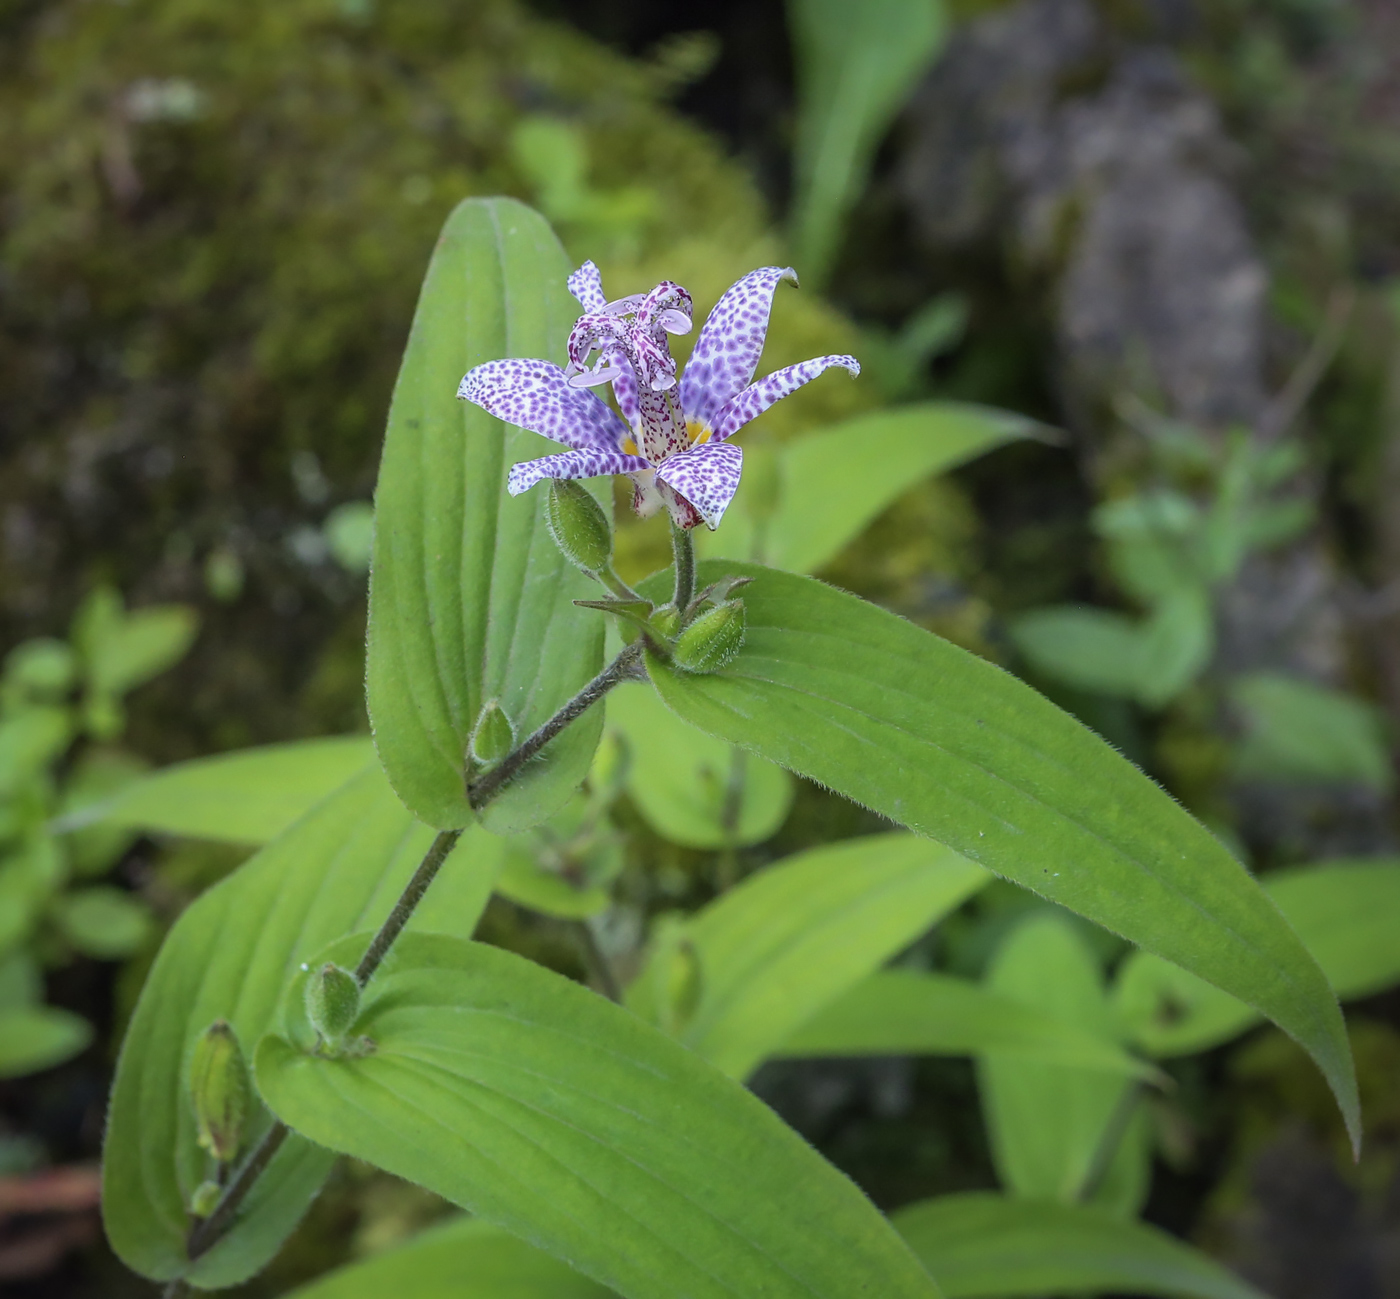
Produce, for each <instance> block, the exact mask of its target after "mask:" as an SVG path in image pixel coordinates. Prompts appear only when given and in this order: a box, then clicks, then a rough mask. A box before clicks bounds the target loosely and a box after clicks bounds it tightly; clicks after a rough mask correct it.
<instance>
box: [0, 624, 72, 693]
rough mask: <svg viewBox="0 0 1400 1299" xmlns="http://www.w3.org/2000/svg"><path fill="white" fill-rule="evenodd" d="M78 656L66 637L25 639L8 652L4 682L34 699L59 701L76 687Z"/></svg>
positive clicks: (7, 690) (7, 689)
mask: <svg viewBox="0 0 1400 1299" xmlns="http://www.w3.org/2000/svg"><path fill="white" fill-rule="evenodd" d="M77 676H78V660H77V656H76V655H75V654H74V653H73V651H72V649H71V648H70V647H69V645H68V644H67V642H66V641H61V640H54V639H53V638H51V637H40V638H39V639H36V640H27V641H23V642H22V643H21V644H19V645H16V646H15V647H14V649H12V650H11V651H10V652H9V653H8V654H7V655H5V679H4V685H5V687H6V692H7V693H8V692H9V690H10V689H11V688H13V689H15V690H17V691H18V692H19V693H20V694H21V695H24V696H27V697H29V698H32V699H38V700H44V701H46V702H56V701H57V700H60V699H62V698H63V696H64V695H65V694H67V692H68V691H69V690H71V689H72V688H73V683H74V682H75V681H76V680H77Z"/></svg>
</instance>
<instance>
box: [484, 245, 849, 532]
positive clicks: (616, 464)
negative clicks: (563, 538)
mask: <svg viewBox="0 0 1400 1299" xmlns="http://www.w3.org/2000/svg"><path fill="white" fill-rule="evenodd" d="M781 280H791V281H792V282H793V283H794V284H795V283H797V276H796V274H795V273H794V272H793V270H792V269H791V268H790V267H788V268H784V267H780V266H764V267H762V268H760V269H759V270H756V271H750V272H749V273H748V274H747V275H745V276H744V278H743V279H741V280H739V281H738V283H736V284H734V285H733V286H731V287H730V289H729V290H728V291H727V292H726V293H725V295H724V296H723V297H722V298H720V300H719V302H718V303H717V304H716V306H715V309H714V310H713V311H712V312H711V313H710V318H709V319H708V320H707V321H706V322H705V325H704V328H702V329H701V331H700V335H699V337H698V338H697V339H696V340H695V348H694V350H693V351H692V352H691V355H690V360H689V361H688V362H687V364H686V367H685V372H684V373H683V374H681V375H680V377H679V378H677V375H676V363H675V361H674V360H672V359H671V349H670V343H669V338H668V335H670V334H685V333H689V331H690V327H691V302H690V294H688V293H687V292H686V291H685V290H684V289H683V288H681V286H680V285H679V284H672V283H671V282H670V281H669V280H668V281H663V282H662V283H661V284H658V285H657V286H656V288H654V289H653V290H652V291H651V292H650V293H646V294H640V293H639V294H633V295H632V296H630V297H626V298H618V299H617V300H615V301H613V302H609V301H608V300H607V298H606V297H605V296H604V294H603V284H602V278H601V276H600V275H599V273H598V268H597V267H596V266H595V265H594V264H593V263H592V262H584V264H583V265H582V266H581V267H579V269H578V270H576V271H575V272H574V273H573V274H572V275H571V276H569V292H570V293H572V294H573V295H574V297H575V298H577V299H578V302H579V305H580V306H581V307H582V308H583V311H584V314H583V315H582V316H580V317H579V319H578V323H577V324H575V325H574V328H573V330H572V332H571V333H570V335H569V346H568V353H569V365H568V368H567V369H564V370H561V369H560V368H559V367H558V366H556V365H551V364H550V363H549V362H548V361H530V360H509V361H488V362H487V363H486V364H485V365H479V366H477V367H476V369H474V370H472V371H471V372H470V373H469V374H468V375H467V376H466V377H465V378H464V379H463V380H462V384H461V387H459V388H458V389H457V396H458V397H461V398H464V399H465V400H467V401H470V402H475V403H476V404H477V405H478V406H481V407H482V408H483V409H485V410H488V411H490V412H491V414H493V415H495V416H496V417H497V418H498V419H503V420H505V421H506V422H507V423H510V424H518V425H519V426H520V427H521V428H526V429H529V430H531V431H532V432H535V433H541V434H543V435H544V436H545V437H547V438H550V439H552V440H553V441H555V442H561V443H563V444H564V445H565V446H567V447H570V448H572V449H571V450H569V451H567V452H565V453H563V454H562V455H552V456H545V457H544V458H543V459H541V460H527V461H525V462H524V463H522V464H518V465H515V466H514V467H513V468H512V469H511V471H510V476H509V478H508V479H507V482H506V486H507V487H508V489H509V491H510V494H511V495H512V496H518V495H519V494H520V493H521V492H523V491H525V490H526V489H527V488H529V487H533V486H534V485H535V484H536V483H537V482H539V481H540V480H541V479H544V478H591V477H594V476H595V475H598V474H627V475H629V476H630V477H631V479H632V482H633V484H634V485H635V491H634V493H633V505H634V506H635V508H636V510H637V513H638V514H640V515H643V516H644V517H645V516H646V515H649V514H654V513H655V512H656V511H657V510H659V509H660V508H661V506H663V505H665V506H666V508H667V509H668V510H669V511H670V513H671V517H672V518H673V519H674V520H675V521H676V523H677V524H679V525H680V526H681V527H683V528H693V527H695V526H696V525H697V524H699V523H701V522H703V523H705V524H707V525H708V526H709V527H711V528H716V527H718V526H719V521H720V519H721V518H722V517H723V515H724V511H725V509H726V507H727V506H728V505H729V502H730V500H732V499H733V496H734V492H735V490H736V489H737V488H738V486H739V471H740V468H741V467H742V464H743V452H742V451H740V449H739V448H738V447H737V446H733V445H731V444H730V442H729V439H730V438H731V437H733V436H734V434H735V433H737V432H738V431H739V430H740V429H741V428H743V427H744V425H745V424H747V423H748V422H749V421H750V420H751V419H753V418H755V417H756V416H758V415H761V414H762V413H763V412H764V411H765V410H767V409H768V407H770V406H771V405H772V404H773V403H774V402H775V401H777V400H778V399H779V398H781V397H786V396H787V395H788V393H790V392H793V391H795V390H796V389H798V388H800V387H801V386H802V385H803V384H804V383H807V382H808V381H809V380H811V379H815V378H816V377H817V375H819V374H821V372H822V371H823V370H826V369H829V368H830V367H831V366H833V365H840V366H844V367H845V368H846V369H847V370H849V371H850V372H851V374H853V375H856V374H859V373H860V365H859V363H858V362H857V361H856V359H855V357H853V356H822V357H817V358H816V359H815V360H811V361H803V362H802V363H801V364H800V365H790V366H788V367H787V368H786V369H782V370H778V371H776V372H774V373H773V374H770V375H768V376H767V378H764V379H760V380H759V381H758V382H757V383H754V382H752V380H753V374H754V370H755V368H756V367H757V365H758V358H759V354H760V353H761V352H762V351H763V341H764V339H765V337H766V336H767V333H768V315H769V311H770V309H771V307H772V303H773V294H774V291H775V290H776V289H777V287H778V283H779V281H781ZM595 353H596V354H597V355H596V359H595V356H594V354H595ZM608 383H610V384H611V385H612V389H613V396H614V397H615V398H616V400H617V410H618V411H620V412H621V416H619V415H618V413H617V412H616V411H614V410H613V409H612V407H610V406H609V405H607V403H606V402H604V401H603V400H602V399H601V398H600V397H599V396H598V395H597V394H596V393H594V392H592V391H591V389H592V388H595V387H598V386H601V385H603V384H608Z"/></svg>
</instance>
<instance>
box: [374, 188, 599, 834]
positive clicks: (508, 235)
mask: <svg viewBox="0 0 1400 1299" xmlns="http://www.w3.org/2000/svg"><path fill="white" fill-rule="evenodd" d="M569 270H570V267H569V263H568V260H567V259H566V257H565V255H564V250H563V249H562V248H561V247H560V246H559V241H558V240H557V239H556V238H555V236H554V233H553V231H551V230H550V228H549V226H548V224H547V223H546V222H545V221H544V219H543V218H542V217H540V216H539V215H538V214H537V213H535V212H532V211H531V210H530V209H529V208H527V207H525V206H524V205H522V204H520V203H517V202H514V201H513V200H510V199H468V200H466V201H465V202H463V203H461V204H460V205H459V206H458V207H457V208H456V209H455V210H454V211H453V213H452V215H451V216H449V217H448V219H447V223H446V225H445V226H444V227H443V231H442V234H441V236H440V237H439V239H438V243H437V248H436V250H435V251H434V253H433V259H432V262H431V263H430V265H429V267H428V272H427V276H426V278H425V279H424V282H423V290H422V295H421V297H420V298H419V301H418V309H417V313H416V314H415V316H414V321H413V329H412V332H411V333H410V335H409V340H408V347H407V350H406V351H405V353H404V359H403V367H402V369H401V370H400V372H399V379H398V383H397V385H396V386H395V389H394V399H393V404H392V406H391V408H390V411H389V429H388V432H387V434H386V436H385V442H384V457H383V460H382V462H381V465H380V471H379V485H378V487H377V489H376V493H375V511H376V515H375V519H376V523H375V538H374V546H375V552H374V568H373V573H372V576H371V582H370V614H369V662H368V669H367V682H368V692H369V709H370V716H371V718H372V719H373V723H374V731H375V736H376V740H377V743H378V746H379V756H380V759H381V761H382V762H383V763H384V766H385V769H386V770H387V771H388V773H389V779H390V781H391V782H392V783H393V785H394V788H395V789H396V790H397V791H398V793H399V796H400V797H401V798H402V799H403V800H404V802H405V803H406V804H407V805H408V806H409V807H410V808H411V809H412V810H413V811H414V813H415V814H416V815H417V816H419V817H421V818H422V819H423V820H425V821H427V822H428V823H429V824H430V825H435V826H439V827H446V826H461V825H467V824H468V823H469V822H470V821H471V820H472V810H471V808H470V807H469V806H468V803H467V798H466V789H465V782H464V777H463V762H464V755H465V753H466V748H467V743H468V741H469V739H470V737H471V732H472V728H473V727H474V726H475V725H476V720H477V716H478V714H479V713H480V711H481V707H482V705H483V703H484V702H485V701H486V700H487V699H497V700H499V701H500V703H501V706H502V707H503V708H504V709H505V711H506V713H507V715H508V716H509V717H510V720H511V722H512V724H513V725H514V727H515V732H516V734H517V735H528V734H529V733H530V732H531V731H533V730H534V729H535V728H536V727H538V726H539V725H540V724H541V723H542V722H544V721H545V720H546V719H547V718H549V717H550V715H551V714H553V713H554V712H555V711H556V710H557V709H558V708H559V707H560V706H561V705H563V704H564V703H565V702H566V701H567V700H568V699H569V698H571V697H572V696H573V695H574V694H576V693H577V692H578V690H579V689H580V688H581V687H582V686H583V685H584V684H586V683H587V682H588V680H589V679H590V678H591V677H593V676H594V675H595V674H596V673H597V671H598V669H599V668H600V666H601V664H602V653H603V619H601V618H599V617H598V616H597V614H596V613H594V612H593V611H592V610H588V609H579V608H576V607H575V606H574V605H573V604H572V603H571V601H572V599H573V598H575V597H578V598H585V599H586V598H588V597H589V596H590V595H592V594H593V588H592V587H591V584H590V583H589V581H588V579H587V578H586V577H584V576H583V574H581V573H580V572H579V571H578V570H577V569H575V568H574V567H573V565H572V564H570V563H569V562H568V561H567V560H566V559H565V558H564V557H563V555H561V554H560V552H559V549H558V547H557V546H555V544H554V542H553V540H551V538H550V536H549V533H548V531H547V530H546V528H545V526H544V519H543V514H542V510H543V502H544V499H545V498H544V494H543V493H542V492H530V493H527V494H526V495H524V496H521V497H518V498H512V497H510V496H508V495H507V494H506V490H505V479H506V473H507V471H508V470H509V468H510V466H511V465H512V464H513V463H514V462H516V461H518V460H527V459H530V458H532V457H535V456H539V455H543V454H545V452H547V451H549V450H551V449H555V444H553V443H550V442H548V441H546V440H545V439H544V438H542V437H539V436H537V435H536V434H533V433H527V432H525V431H524V430H522V429H518V428H514V427H508V426H506V425H504V424H502V423H501V422H500V421H498V420H495V419H492V418H491V416H489V415H487V414H486V412H485V411H483V410H481V409H479V408H478V407H476V406H473V405H472V404H471V403H469V402H462V401H458V400H457V397H456V392H457V385H458V383H459V382H460V381H461V378H462V376H463V375H464V374H465V373H466V372H467V371H468V370H470V369H471V368H472V367H473V366H474V365H477V364H479V363H481V362H484V361H490V360H496V359H499V358H502V357H543V358H546V359H552V360H555V361H563V359H564V345H565V341H566V339H567V337H568V333H569V329H570V328H571V326H572V325H573V322H574V320H575V319H576V317H577V315H578V304H577V303H575V302H574V300H573V299H572V298H571V297H570V296H569V293H568V290H567V289H566V287H565V280H566V278H567V276H568V274H569ZM591 490H593V491H595V492H597V493H598V494H599V499H600V501H604V502H605V503H607V504H608V505H609V506H610V505H611V498H610V497H608V496H607V495H606V493H607V492H608V491H609V490H610V489H609V487H608V482H607V480H606V479H604V480H601V482H594V483H593V484H592V487H591ZM602 725H603V716H602V709H596V708H595V709H592V710H590V711H589V712H588V713H585V714H584V716H583V717H582V718H581V719H580V720H579V721H578V722H576V723H574V725H572V726H571V727H569V728H568V730H567V731H565V732H564V734H563V735H562V736H560V738H559V739H557V740H555V741H554V742H553V743H552V744H550V745H549V747H548V748H547V749H546V750H545V751H544V753H543V754H542V755H541V757H540V758H538V759H536V760H535V761H534V762H532V763H530V764H529V766H527V767H526V768H525V770H524V771H523V772H522V773H521V775H520V776H519V777H518V778H517V779H516V780H514V781H512V782H511V783H510V785H509V786H508V787H507V788H506V790H505V792H504V793H503V794H502V795H501V796H500V797H499V798H498V799H497V800H496V801H495V802H494V803H493V804H492V805H491V806H490V808H489V809H488V810H487V812H486V822H487V824H488V825H490V826H491V827H492V828H494V829H497V830H499V831H501V832H508V831H512V830H520V829H525V828H528V827H529V826H530V825H534V824H536V823H537V822H539V821H542V820H544V819H546V818H547V817H548V816H550V815H551V814H552V813H553V812H555V811H556V810H557V809H558V808H559V807H560V806H562V805H563V803H564V802H565V800H566V799H567V798H568V797H569V795H570V794H571V793H572V792H573V791H574V789H576V788H577V787H578V785H579V784H580V783H582V781H583V778H584V775H585V774H586V773H587V770H588V764H589V761H590V759H591V758H592V755H593V750H594V748H595V747H596V745H597V743H598V736H599V734H600V732H601V729H602Z"/></svg>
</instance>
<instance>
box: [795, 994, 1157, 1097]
mask: <svg viewBox="0 0 1400 1299" xmlns="http://www.w3.org/2000/svg"><path fill="white" fill-rule="evenodd" d="M777 1054H778V1055H782V1056H823V1055H831V1056H849V1055H998V1056H1005V1057H1007V1058H1008V1059H1014V1060H1038V1061H1041V1062H1044V1063H1051V1064H1059V1065H1069V1066H1071V1067H1073V1068H1078V1069H1093V1070H1098V1071H1101V1072H1103V1073H1109V1074H1119V1075H1127V1076H1129V1077H1135V1078H1141V1079H1144V1080H1148V1081H1150V1080H1152V1079H1154V1078H1156V1077H1158V1076H1159V1075H1158V1073H1157V1071H1156V1070H1155V1069H1153V1068H1152V1066H1151V1065H1149V1064H1147V1063H1146V1062H1145V1061H1142V1060H1139V1059H1137V1058H1136V1057H1134V1056H1132V1055H1130V1054H1129V1053H1128V1052H1127V1051H1124V1050H1123V1049H1122V1048H1121V1047H1118V1046H1116V1045H1115V1044H1114V1043H1112V1042H1110V1041H1107V1040H1105V1039H1104V1038H1103V1037H1101V1036H1098V1035H1095V1034H1093V1033H1088V1032H1086V1031H1084V1030H1083V1029H1082V1028H1079V1027H1078V1026H1077V1025H1074V1024H1071V1023H1069V1022H1068V1021H1067V1020H1064V1019H1060V1018H1058V1017H1056V1016H1053V1015H1047V1014H1045V1013H1044V1012H1042V1011H1038V1010H1031V1009H1029V1008H1028V1007H1026V1006H1023V1005H1021V1004H1020V1003H1019V1002H1016V1001H1013V1000H1011V999H1010V998H1008V997H1001V996H998V995H997V994H996V993H994V992H989V991H988V990H987V989H986V988H984V987H982V985H981V984H977V983H973V982H972V981H971V980H968V979H959V978H955V977H954V976H952V975H948V974H926V973H923V972H921V971H917V970H882V971H880V972H879V973H877V974H872V975H871V976H870V977H869V978H868V979H863V980H862V981H861V982H860V983H857V984H856V985H855V986H854V987H853V988H851V989H850V991H849V992H846V993H844V994H843V995H842V996H840V997H838V998H837V999H836V1000H835V1001H832V1002H829V1003H828V1004H827V1005H826V1006H824V1007H823V1008H822V1009H821V1010H820V1011H818V1012H817V1014H816V1015H815V1016H813V1017H812V1018H811V1019H809V1020H808V1021H807V1022H806V1023H805V1024H803V1025H802V1027H801V1028H799V1029H798V1030H797V1032H795V1033H794V1034H793V1035H792V1036H791V1037H789V1038H788V1039H787V1041H785V1042H784V1043H783V1045H782V1048H781V1049H780V1050H779V1051H778V1052H777Z"/></svg>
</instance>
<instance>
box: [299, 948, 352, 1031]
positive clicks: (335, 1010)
mask: <svg viewBox="0 0 1400 1299" xmlns="http://www.w3.org/2000/svg"><path fill="white" fill-rule="evenodd" d="M359 1013H360V985H359V983H358V982H357V981H356V979H355V976H354V975H353V974H351V973H350V971H349V970H343V969H341V968H340V966H338V965H333V964H331V963H330V962H329V961H328V962H326V964H325V965H323V966H322V967H321V968H320V969H319V970H313V971H312V972H311V975H310V977H309V978H308V979H307V980H306V1018H307V1019H309V1020H310V1021H311V1027H312V1028H314V1029H315V1030H316V1032H317V1033H319V1034H320V1035H321V1038H322V1040H323V1041H324V1042H325V1043H326V1044H327V1045H328V1046H330V1047H331V1048H332V1049H336V1048H338V1047H339V1046H340V1045H341V1041H342V1039H343V1038H344V1037H345V1034H346V1033H348V1032H349V1031H350V1029H351V1027H352V1026H353V1025H354V1023H355V1017H356V1016H357V1015H359Z"/></svg>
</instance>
